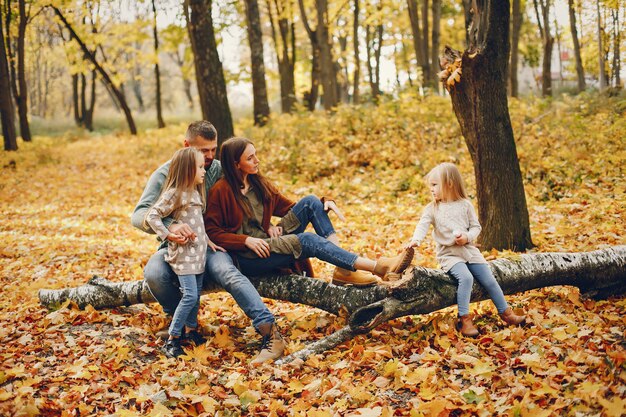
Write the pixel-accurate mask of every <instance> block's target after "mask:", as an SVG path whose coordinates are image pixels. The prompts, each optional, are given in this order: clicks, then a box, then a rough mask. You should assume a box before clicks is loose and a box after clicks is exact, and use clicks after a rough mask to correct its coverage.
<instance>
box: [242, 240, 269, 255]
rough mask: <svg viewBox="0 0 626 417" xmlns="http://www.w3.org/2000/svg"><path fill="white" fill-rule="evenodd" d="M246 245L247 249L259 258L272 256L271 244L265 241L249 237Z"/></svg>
mask: <svg viewBox="0 0 626 417" xmlns="http://www.w3.org/2000/svg"><path fill="white" fill-rule="evenodd" d="M245 244H246V247H247V248H248V249H250V250H252V252H254V253H256V254H257V255H258V257H259V258H267V257H269V256H270V244H269V243H267V242H266V241H264V240H263V239H259V238H257V237H252V236H248V237H247V238H246V242H245Z"/></svg>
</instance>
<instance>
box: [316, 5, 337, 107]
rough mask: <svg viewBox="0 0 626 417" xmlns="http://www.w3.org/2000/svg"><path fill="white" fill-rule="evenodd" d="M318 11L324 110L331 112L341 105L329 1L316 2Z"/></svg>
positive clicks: (317, 30)
mask: <svg viewBox="0 0 626 417" xmlns="http://www.w3.org/2000/svg"><path fill="white" fill-rule="evenodd" d="M315 6H316V9H317V28H316V30H315V35H316V36H317V45H318V46H319V53H320V54H319V65H320V76H321V81H322V90H323V91H324V95H323V101H324V109H326V110H331V109H333V108H334V107H335V106H337V104H338V103H339V101H338V99H337V73H336V71H335V60H334V58H333V52H332V45H331V41H332V36H331V34H330V33H329V22H328V0H315Z"/></svg>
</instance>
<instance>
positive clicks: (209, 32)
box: [185, 0, 234, 148]
mask: <svg viewBox="0 0 626 417" xmlns="http://www.w3.org/2000/svg"><path fill="white" fill-rule="evenodd" d="M212 3H213V2H212V0H185V17H186V19H187V29H188V30H189V39H190V40H191V48H192V50H193V55H194V63H195V69H196V82H197V84H198V94H199V96H200V107H201V108H202V117H203V118H204V119H205V120H208V121H210V122H211V123H213V126H215V128H216V129H217V133H218V148H219V147H220V146H221V144H222V142H224V140H226V139H228V138H230V137H231V136H233V134H234V128H233V119H232V115H231V113H230V106H229V105H228V96H227V94H226V80H225V79H224V71H223V69H222V62H221V61H220V57H219V54H218V53H217V44H216V42H215V32H214V30H213V17H212V16H211V10H212Z"/></svg>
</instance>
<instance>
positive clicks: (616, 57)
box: [611, 7, 622, 88]
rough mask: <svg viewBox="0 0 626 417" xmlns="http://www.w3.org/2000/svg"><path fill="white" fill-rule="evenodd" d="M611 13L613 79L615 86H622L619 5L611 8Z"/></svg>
mask: <svg viewBox="0 0 626 417" xmlns="http://www.w3.org/2000/svg"><path fill="white" fill-rule="evenodd" d="M611 15H612V17H613V66H612V71H611V72H612V73H613V80H614V81H615V84H614V86H615V88H621V86H622V81H621V79H620V71H621V60H620V49H619V46H620V43H621V35H620V30H619V7H617V8H615V9H611Z"/></svg>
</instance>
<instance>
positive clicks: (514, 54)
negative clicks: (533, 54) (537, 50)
mask: <svg viewBox="0 0 626 417" xmlns="http://www.w3.org/2000/svg"><path fill="white" fill-rule="evenodd" d="M521 3H522V0H513V16H512V17H513V19H512V25H513V26H512V27H511V66H510V71H509V74H510V77H509V92H510V94H511V97H517V96H518V95H519V84H518V81H517V66H518V65H519V37H520V32H521V30H522V20H523V16H524V15H523V14H522V6H521Z"/></svg>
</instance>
